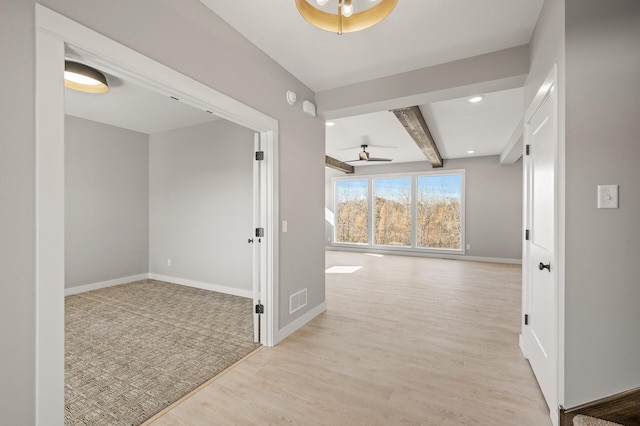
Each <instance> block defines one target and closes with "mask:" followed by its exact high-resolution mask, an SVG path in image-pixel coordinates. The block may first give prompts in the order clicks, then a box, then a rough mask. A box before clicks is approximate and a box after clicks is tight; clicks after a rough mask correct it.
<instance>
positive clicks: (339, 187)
mask: <svg viewBox="0 0 640 426" xmlns="http://www.w3.org/2000/svg"><path fill="white" fill-rule="evenodd" d="M368 200H369V182H368V181H367V180H366V179H363V180H342V181H337V182H336V185H335V206H336V211H335V213H336V218H335V232H336V236H335V241H336V242H338V243H352V244H367V243H368V242H369V201H368Z"/></svg>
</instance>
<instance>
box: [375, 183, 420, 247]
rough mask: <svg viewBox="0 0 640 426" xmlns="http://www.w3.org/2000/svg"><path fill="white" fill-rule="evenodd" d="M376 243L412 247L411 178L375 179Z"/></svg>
mask: <svg viewBox="0 0 640 426" xmlns="http://www.w3.org/2000/svg"><path fill="white" fill-rule="evenodd" d="M373 193H374V200H375V206H374V208H375V216H374V219H375V220H374V228H375V235H374V243H375V244H378V245H386V246H411V178H410V177H402V178H387V179H374V181H373Z"/></svg>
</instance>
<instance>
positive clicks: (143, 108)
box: [65, 47, 219, 134]
mask: <svg viewBox="0 0 640 426" xmlns="http://www.w3.org/2000/svg"><path fill="white" fill-rule="evenodd" d="M65 54H66V57H67V59H72V60H74V61H77V62H81V63H84V64H86V65H90V66H94V67H96V68H98V69H99V70H100V71H101V72H102V73H103V74H105V76H106V77H107V82H108V83H109V91H108V92H107V93H84V92H78V91H76V90H71V89H65V114H68V115H72V116H74V117H80V118H84V119H87V120H92V121H97V122H100V123H105V124H109V125H112V126H116V127H121V128H123V129H128V130H133V131H136V132H141V133H146V134H154V133H160V132H164V131H167V130H172V129H177V128H180V127H187V126H192V125H195V124H200V123H204V122H207V121H214V120H218V119H219V117H217V116H215V115H213V114H211V113H208V112H206V111H202V110H200V109H196V108H194V107H192V106H190V105H187V104H185V103H183V102H180V101H177V100H175V99H172V98H171V97H170V96H167V95H165V94H159V93H157V92H155V91H153V90H150V89H147V88H145V87H143V86H141V85H139V84H136V83H134V82H133V81H131V80H130V79H124V78H122V77H121V76H118V75H117V71H114V70H113V69H112V68H110V67H109V66H108V65H105V64H104V62H100V64H98V65H97V64H95V63H94V62H95V59H94V58H93V57H92V56H91V55H89V54H86V53H84V52H82V51H80V50H78V49H74V48H71V47H67V50H66V52H65Z"/></svg>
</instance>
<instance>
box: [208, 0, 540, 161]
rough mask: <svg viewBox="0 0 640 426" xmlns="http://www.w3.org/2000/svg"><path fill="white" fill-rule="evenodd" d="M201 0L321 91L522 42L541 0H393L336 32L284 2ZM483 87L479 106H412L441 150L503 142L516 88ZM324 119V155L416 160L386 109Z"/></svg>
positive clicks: (454, 152)
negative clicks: (381, 15)
mask: <svg viewBox="0 0 640 426" xmlns="http://www.w3.org/2000/svg"><path fill="white" fill-rule="evenodd" d="M308 1H309V2H311V3H312V4H314V5H315V1H314V0H308ZM201 2H202V3H203V4H205V5H206V6H207V7H209V8H210V9H211V10H212V11H214V12H215V13H216V14H217V15H219V16H220V17H221V18H222V19H224V20H225V21H226V22H227V23H229V24H230V25H231V26H232V27H234V28H235V29H236V30H237V31H239V32H240V33H241V34H242V35H244V36H245V37H246V38H248V39H249V40H250V41H251V42H253V43H254V44H255V45H256V46H258V47H259V48H260V49H262V50H263V51H264V52H265V53H266V54H267V55H269V56H270V57H271V58H273V59H274V60H275V61H276V62H278V63H279V64H280V65H282V66H283V67H284V68H286V69H287V70H288V71H289V72H291V73H292V74H293V75H294V76H296V77H297V78H298V79H299V80H301V81H302V82H303V83H305V84H306V85H307V86H309V87H310V88H312V89H313V90H315V91H323V90H328V89H334V88H337V87H341V86H345V85H349V84H353V83H358V82H362V81H368V80H372V79H376V78H380V77H385V76H389V75H393V74H398V73H402V72H407V71H412V70H416V69H420V68H425V67H429V66H433V65H437V64H442V63H446V62H450V61H454V60H458V59H463V58H467V57H471V56H476V55H481V54H484V53H489V52H494V51H497V50H501V49H506V48H509V47H514V46H520V45H523V44H526V43H528V42H529V40H530V38H531V34H532V33H533V29H534V27H535V23H536V21H537V19H538V15H539V13H540V9H541V7H542V3H543V0H483V1H475V0H411V1H409V0H401V1H399V2H398V4H397V6H396V8H395V9H394V10H393V12H391V14H390V15H389V16H388V17H387V18H386V19H385V20H384V21H383V22H381V23H380V24H378V25H376V26H374V27H372V28H369V29H367V30H364V31H360V32H356V33H350V34H343V35H337V34H333V33H330V32H326V31H323V30H320V29H317V28H315V27H313V26H312V25H310V24H309V23H307V22H306V21H305V20H304V19H303V18H302V17H301V16H300V14H299V13H298V10H297V8H296V6H295V2H294V1H293V0H271V1H255V0H234V1H228V0H201ZM357 2H358V0H354V3H357ZM332 3H333V4H334V6H335V5H337V1H336V0H331V1H330V2H329V4H332ZM483 95H484V100H483V101H482V102H480V103H478V104H471V103H469V102H467V99H453V100H447V101H442V102H436V103H432V104H428V105H420V109H421V111H422V113H423V115H424V116H425V120H426V122H427V124H428V126H429V128H430V130H431V133H432V135H433V137H434V139H435V141H436V145H437V146H438V149H439V150H440V153H441V155H442V157H443V158H445V159H451V158H461V157H468V156H470V155H474V156H483V155H499V154H500V153H501V152H502V150H503V149H504V147H505V145H506V144H507V143H508V141H509V138H510V137H511V135H512V133H513V131H514V129H515V128H516V126H518V124H519V122H520V119H521V117H522V113H523V105H522V103H523V98H522V89H521V88H519V89H512V90H506V91H502V92H497V93H485V94H483ZM406 106H410V105H406ZM333 121H334V122H335V123H336V124H335V126H333V127H327V138H326V143H327V147H326V153H327V155H329V156H331V157H334V158H337V159H339V160H342V161H348V160H352V159H355V158H357V155H358V151H359V150H360V145H362V144H363V143H365V142H368V143H367V145H370V148H369V149H368V151H369V152H370V153H371V156H374V157H390V158H393V161H394V162H410V161H424V160H425V157H424V155H423V154H422V153H421V151H420V150H419V149H418V148H417V147H416V145H415V143H414V142H413V141H412V140H411V138H410V137H409V135H408V134H407V132H406V131H405V130H404V128H403V127H402V125H400V123H399V122H398V120H397V119H396V118H395V116H394V115H393V114H392V113H390V112H388V111H381V112H376V113H371V114H365V115H361V116H356V117H346V118H340V119H337V120H333ZM373 145H382V146H379V147H374V146H373ZM469 150H474V151H475V153H474V154H468V153H467V151H469ZM354 164H355V165H357V166H365V165H373V164H380V163H371V162H370V163H366V162H358V163H354Z"/></svg>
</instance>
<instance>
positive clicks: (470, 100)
mask: <svg viewBox="0 0 640 426" xmlns="http://www.w3.org/2000/svg"><path fill="white" fill-rule="evenodd" d="M482 99H484V98H483V97H482V96H474V97H473V98H471V99H469V102H471V103H473V104H476V103H478V102H480V101H481V100H482Z"/></svg>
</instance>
